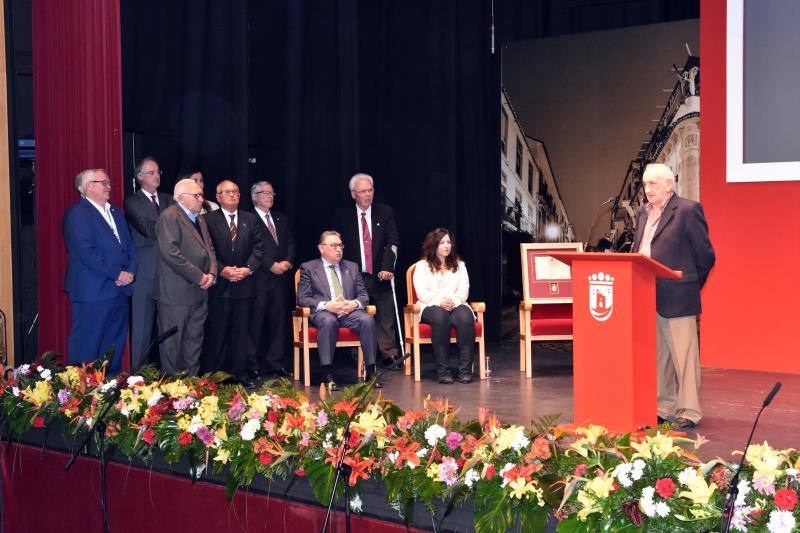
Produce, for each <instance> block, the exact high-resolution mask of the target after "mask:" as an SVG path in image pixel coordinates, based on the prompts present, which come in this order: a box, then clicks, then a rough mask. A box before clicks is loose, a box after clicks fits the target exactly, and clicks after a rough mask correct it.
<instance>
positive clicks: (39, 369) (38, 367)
mask: <svg viewBox="0 0 800 533" xmlns="http://www.w3.org/2000/svg"><path fill="white" fill-rule="evenodd" d="M36 371H37V372H42V371H44V367H43V366H42V365H39V366H37V367H36Z"/></svg>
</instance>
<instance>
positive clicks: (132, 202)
mask: <svg viewBox="0 0 800 533" xmlns="http://www.w3.org/2000/svg"><path fill="white" fill-rule="evenodd" d="M134 175H135V176H136V181H137V182H138V183H139V190H138V191H136V193H134V194H133V196H128V197H127V198H125V201H124V202H123V203H122V207H123V208H124V209H125V218H126V219H127V221H128V225H129V226H130V230H131V234H132V235H133V242H134V243H136V254H137V256H138V258H139V271H138V272H137V273H136V283H134V284H133V298H132V301H131V371H132V372H135V371H136V370H137V369H138V368H139V367H140V366H142V365H143V364H146V363H147V362H148V360H149V359H150V354H149V353H145V350H146V349H147V347H148V346H151V343H152V341H153V338H154V337H155V324H156V323H157V322H156V320H157V318H156V317H157V314H158V306H157V298H158V294H157V291H156V263H157V257H156V220H157V219H158V216H159V215H160V214H161V211H163V210H164V209H166V208H167V207H169V206H170V205H172V203H173V200H172V197H170V195H168V194H165V193H163V192H158V187H159V186H160V185H161V169H160V168H159V167H158V163H157V162H156V160H155V159H153V158H152V157H145V158H144V159H142V160H141V161H140V162H139V164H138V165H136V169H135V170H134ZM153 350H154V351H156V352H158V347H154V348H153Z"/></svg>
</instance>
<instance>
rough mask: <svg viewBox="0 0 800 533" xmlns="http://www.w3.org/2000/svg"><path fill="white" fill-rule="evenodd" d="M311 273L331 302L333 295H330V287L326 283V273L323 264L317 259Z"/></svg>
mask: <svg viewBox="0 0 800 533" xmlns="http://www.w3.org/2000/svg"><path fill="white" fill-rule="evenodd" d="M311 272H312V273H313V274H314V275H316V276H317V281H318V282H319V283H320V285H322V288H323V289H324V290H325V294H327V295H328V300H332V299H333V295H332V294H331V286H330V284H329V283H328V273H327V272H325V264H324V263H323V262H322V259H319V260H318V261H317V262H316V264H315V265H314V269H313V270H312V271H311Z"/></svg>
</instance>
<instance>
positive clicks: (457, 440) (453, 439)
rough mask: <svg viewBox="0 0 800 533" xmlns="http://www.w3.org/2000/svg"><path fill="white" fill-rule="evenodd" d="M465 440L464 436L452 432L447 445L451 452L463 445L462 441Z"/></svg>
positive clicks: (446, 440)
mask: <svg viewBox="0 0 800 533" xmlns="http://www.w3.org/2000/svg"><path fill="white" fill-rule="evenodd" d="M462 440H464V436H463V435H461V434H460V433H456V432H455V431H451V432H450V434H449V435H448V436H447V438H446V439H445V444H447V447H448V448H450V449H451V450H455V449H456V448H458V445H459V444H461V441H462Z"/></svg>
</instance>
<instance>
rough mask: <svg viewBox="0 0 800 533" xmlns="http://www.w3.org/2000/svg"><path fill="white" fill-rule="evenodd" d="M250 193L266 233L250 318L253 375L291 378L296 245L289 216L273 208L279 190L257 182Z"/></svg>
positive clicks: (263, 230)
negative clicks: (290, 329) (291, 296)
mask: <svg viewBox="0 0 800 533" xmlns="http://www.w3.org/2000/svg"><path fill="white" fill-rule="evenodd" d="M250 196H251V198H252V200H253V205H254V206H255V212H256V215H257V217H258V221H259V224H260V225H261V229H262V233H263V235H264V247H263V248H264V254H263V256H262V260H261V266H260V267H259V269H258V270H257V271H256V274H255V276H254V277H255V282H256V283H255V293H256V296H255V304H254V307H253V314H252V319H251V320H250V346H249V350H248V360H249V361H248V363H249V368H250V377H251V378H253V379H257V378H258V377H259V375H260V373H262V372H263V373H264V374H265V376H270V375H271V376H277V377H287V378H289V377H291V374H290V373H289V372H287V371H286V354H287V353H288V350H287V348H288V341H289V338H288V327H287V326H288V323H289V291H290V286H289V284H290V280H291V268H292V263H294V257H295V244H294V235H292V229H291V227H290V226H289V219H288V218H286V215H284V214H283V213H279V212H277V211H275V210H274V209H272V206H273V205H274V204H275V190H274V189H273V188H272V184H271V183H270V182H268V181H259V182H256V183H255V184H254V185H253V186H252V187H251V188H250Z"/></svg>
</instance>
